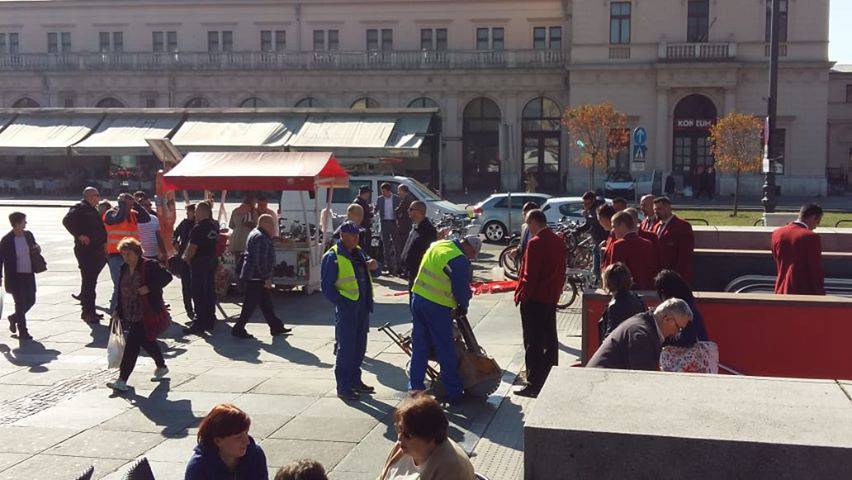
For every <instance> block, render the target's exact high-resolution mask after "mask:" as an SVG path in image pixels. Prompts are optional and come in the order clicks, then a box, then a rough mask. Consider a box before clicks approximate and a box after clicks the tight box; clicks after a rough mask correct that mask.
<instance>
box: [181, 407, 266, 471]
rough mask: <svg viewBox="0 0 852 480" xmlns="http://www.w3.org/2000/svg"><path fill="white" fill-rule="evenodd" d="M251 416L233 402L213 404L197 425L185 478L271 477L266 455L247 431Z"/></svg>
mask: <svg viewBox="0 0 852 480" xmlns="http://www.w3.org/2000/svg"><path fill="white" fill-rule="evenodd" d="M250 426H251V419H250V418H249V416H248V415H246V413H245V412H243V411H242V410H240V409H239V408H237V407H236V406H234V405H231V404H228V403H223V404H220V405H216V406H215V407H213V410H211V411H210V413H208V414H207V416H206V417H204V420H202V421H201V425H199V426H198V445H196V446H195V450H194V451H193V454H192V458H190V459H189V463H188V464H187V465H186V473H185V474H184V480H268V479H269V471H268V470H267V468H266V455H265V454H264V453H263V450H262V449H261V448H260V445H258V444H257V443H255V441H254V439H253V438H251V437H250V436H249V434H248V432H249V427H250Z"/></svg>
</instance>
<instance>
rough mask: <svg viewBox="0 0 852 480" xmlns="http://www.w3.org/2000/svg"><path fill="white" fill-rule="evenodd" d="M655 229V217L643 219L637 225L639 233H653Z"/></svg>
mask: <svg viewBox="0 0 852 480" xmlns="http://www.w3.org/2000/svg"><path fill="white" fill-rule="evenodd" d="M656 228H657V217H645V220H642V223H640V224H639V231H642V232H650V233H654V230H655V229H656Z"/></svg>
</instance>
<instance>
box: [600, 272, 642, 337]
mask: <svg viewBox="0 0 852 480" xmlns="http://www.w3.org/2000/svg"><path fill="white" fill-rule="evenodd" d="M602 278H603V287H604V288H605V289H606V290H607V291H608V292H609V294H610V295H612V300H610V302H609V305H607V307H606V310H604V313H603V315H602V316H601V319H600V321H599V330H600V337H601V342H603V340H604V338H606V337H607V335H609V334H610V333H612V331H613V330H615V327H617V326H618V325H619V324H621V322H623V321H625V320H627V319H628V318H630V317H632V316H633V315H636V314H637V313H642V312H644V311H645V302H643V301H642V299H641V298H639V295H636V292H634V291H633V290H631V288H632V287H633V275H632V274H631V273H630V269H629V268H627V265H625V264H623V263H621V262H616V263H613V264H612V265H610V266H608V267H606V269H605V270H604V271H603V275H602Z"/></svg>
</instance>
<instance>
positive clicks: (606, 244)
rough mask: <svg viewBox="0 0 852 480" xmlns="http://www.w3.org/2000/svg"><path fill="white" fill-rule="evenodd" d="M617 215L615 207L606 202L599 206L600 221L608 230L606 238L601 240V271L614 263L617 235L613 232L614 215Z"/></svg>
mask: <svg viewBox="0 0 852 480" xmlns="http://www.w3.org/2000/svg"><path fill="white" fill-rule="evenodd" d="M613 215H615V207H613V206H612V205H607V204H606V203H605V204H603V205H601V206H600V207H598V223H600V225H601V227H602V228H603V229H604V231H606V232H607V237H606V240H604V241H603V242H601V245H600V248H601V271H604V270H605V269H606V267H608V266H610V265H612V244H613V242H615V240H616V238H615V235H613V234H612V216H613Z"/></svg>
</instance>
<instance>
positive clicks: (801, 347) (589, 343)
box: [582, 292, 852, 379]
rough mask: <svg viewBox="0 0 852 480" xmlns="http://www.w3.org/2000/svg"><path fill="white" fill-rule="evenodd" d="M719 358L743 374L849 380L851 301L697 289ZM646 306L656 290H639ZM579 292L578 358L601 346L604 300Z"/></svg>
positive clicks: (652, 302)
mask: <svg viewBox="0 0 852 480" xmlns="http://www.w3.org/2000/svg"><path fill="white" fill-rule="evenodd" d="M696 297H697V308H698V309H699V310H700V311H701V315H702V317H703V318H704V324H705V327H706V328H707V335H709V336H710V340H713V341H714V342H716V343H717V344H718V345H719V361H720V363H723V364H725V365H727V366H729V367H731V368H733V369H735V370H737V371H739V372H741V373H743V374H745V375H756V376H769V377H794V378H829V379H852V347H850V339H852V300H847V299H844V298H840V297H813V296H804V295H783V296H782V295H778V296H776V295H767V294H732V293H715V292H698V293H696ZM642 298H643V300H645V303H646V304H647V305H648V306H649V307H650V306H653V305H656V304H657V303H658V299H657V297H656V295H654V294H653V293H651V292H644V293H643V295H642ZM609 299H610V298H609V296H608V295H604V294H603V293H602V292H597V293H589V294H586V295H583V355H582V358H583V361H584V362H585V361H586V360H588V359H589V358H590V357H591V355H592V354H593V353H594V352H595V350H596V349H597V348H598V346H599V345H600V339H599V338H598V329H597V322H598V319H599V318H600V316H601V314H602V313H603V310H604V308H605V307H606V305H607V303H608V302H609Z"/></svg>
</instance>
